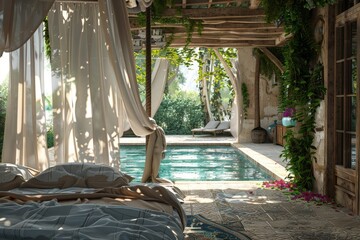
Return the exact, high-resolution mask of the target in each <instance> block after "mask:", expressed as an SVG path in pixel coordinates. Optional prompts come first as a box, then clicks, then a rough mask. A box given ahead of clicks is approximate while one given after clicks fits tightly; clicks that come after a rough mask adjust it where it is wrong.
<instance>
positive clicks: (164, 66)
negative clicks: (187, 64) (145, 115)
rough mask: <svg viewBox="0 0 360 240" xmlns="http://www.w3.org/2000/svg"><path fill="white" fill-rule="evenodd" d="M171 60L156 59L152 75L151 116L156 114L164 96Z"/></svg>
mask: <svg viewBox="0 0 360 240" xmlns="http://www.w3.org/2000/svg"><path fill="white" fill-rule="evenodd" d="M168 70H169V60H167V59H164V58H159V59H156V61H155V65H154V69H153V72H152V75H151V92H152V94H151V117H153V116H154V115H155V113H156V112H157V110H158V109H159V107H160V104H161V102H162V99H163V97H164V91H165V85H166V80H167V78H168Z"/></svg>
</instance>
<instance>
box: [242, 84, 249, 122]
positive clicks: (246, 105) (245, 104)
mask: <svg viewBox="0 0 360 240" xmlns="http://www.w3.org/2000/svg"><path fill="white" fill-rule="evenodd" d="M241 95H242V97H243V112H244V118H245V119H246V118H247V115H248V112H247V110H248V108H249V106H250V99H249V91H248V88H247V86H246V83H244V82H243V83H242V84H241Z"/></svg>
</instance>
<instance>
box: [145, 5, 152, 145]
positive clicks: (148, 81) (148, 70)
mask: <svg viewBox="0 0 360 240" xmlns="http://www.w3.org/2000/svg"><path fill="white" fill-rule="evenodd" d="M145 34H146V35H145V36H146V44H145V47H146V52H145V54H146V57H145V59H146V85H145V88H146V113H147V114H148V116H149V117H151V10H150V7H148V8H146V32H145ZM148 141H149V135H148V136H146V146H147V145H148Z"/></svg>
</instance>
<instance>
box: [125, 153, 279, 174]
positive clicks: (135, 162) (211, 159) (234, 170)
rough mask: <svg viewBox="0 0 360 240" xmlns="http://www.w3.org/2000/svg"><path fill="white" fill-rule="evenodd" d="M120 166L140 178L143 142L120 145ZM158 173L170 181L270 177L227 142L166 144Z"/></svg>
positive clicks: (142, 167) (142, 163)
mask: <svg viewBox="0 0 360 240" xmlns="http://www.w3.org/2000/svg"><path fill="white" fill-rule="evenodd" d="M120 157H121V170H122V171H123V172H126V173H127V174H129V175H131V176H133V177H135V181H140V179H141V176H142V172H143V169H144V162H145V147H144V146H121V148H120ZM159 174H160V177H162V178H166V179H170V180H173V181H264V180H271V179H272V178H271V177H270V176H269V175H268V174H267V173H265V172H264V171H263V170H262V169H260V168H259V167H257V166H256V165H255V164H253V163H252V162H250V161H249V160H248V159H246V157H245V156H243V155H242V154H241V153H240V152H239V151H238V150H237V149H235V148H232V147H228V146H211V147H207V146H168V147H167V152H166V157H165V159H163V161H162V162H161V166H160V173H159Z"/></svg>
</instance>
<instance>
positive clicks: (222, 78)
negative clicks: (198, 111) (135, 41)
mask: <svg viewBox="0 0 360 240" xmlns="http://www.w3.org/2000/svg"><path fill="white" fill-rule="evenodd" d="M218 50H219V52H220V54H222V56H223V58H224V60H225V62H226V63H227V64H228V65H229V66H231V65H232V64H231V58H235V57H236V55H237V52H236V49H234V48H220V49H218ZM206 55H207V56H208V57H207V58H206V61H207V62H206V63H205V62H204V60H205V58H204V57H205V56H206ZM196 61H197V62H198V64H199V71H198V82H199V83H202V81H203V79H205V80H206V83H207V84H206V86H202V84H199V85H200V88H201V89H200V91H201V90H202V88H204V87H206V88H208V90H209V93H210V95H211V98H210V104H211V112H212V114H213V117H214V119H216V120H224V118H225V117H226V116H228V117H230V115H231V106H232V103H233V100H234V97H235V91H234V88H233V87H232V84H231V81H230V78H229V77H228V75H227V73H226V71H225V69H224V67H223V66H222V64H221V62H220V60H219V59H218V58H217V56H216V54H215V52H214V50H212V49H207V48H200V49H199V57H198V59H197V60H196ZM204 66H207V69H206V68H205V70H204ZM226 100H227V102H226ZM224 105H227V106H226V107H225V106H224ZM202 106H203V107H204V106H205V103H204V102H203V103H202Z"/></svg>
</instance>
